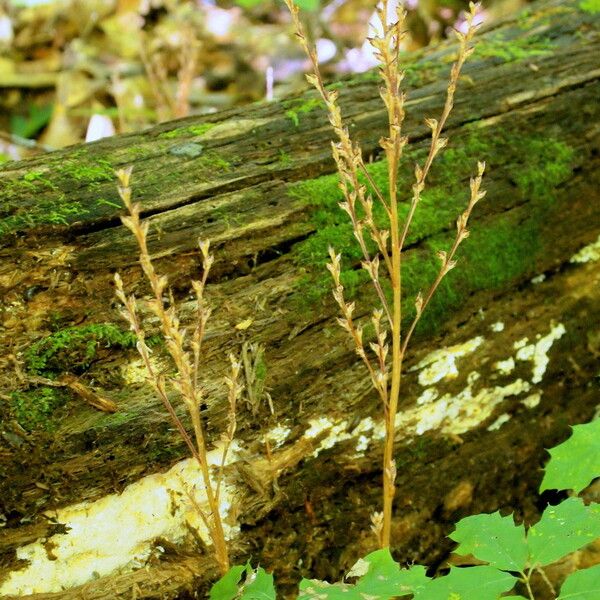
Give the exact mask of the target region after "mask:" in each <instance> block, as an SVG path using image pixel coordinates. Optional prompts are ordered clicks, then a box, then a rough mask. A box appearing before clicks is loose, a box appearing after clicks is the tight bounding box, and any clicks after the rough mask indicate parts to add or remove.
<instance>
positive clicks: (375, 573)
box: [298, 548, 429, 600]
mask: <svg viewBox="0 0 600 600" xmlns="http://www.w3.org/2000/svg"><path fill="white" fill-rule="evenodd" d="M348 576H349V577H353V576H360V579H359V580H358V581H357V582H356V584H355V585H351V584H348V583H335V584H330V583H327V582H325V581H316V580H308V579H303V580H302V582H301V583H300V596H299V597H298V600H317V599H318V600H341V599H345V600H364V599H365V598H367V597H368V598H369V599H370V600H389V599H390V598H397V597H399V596H407V595H409V594H411V593H416V592H417V591H418V590H421V589H424V587H425V585H426V584H427V582H428V581H429V580H428V578H427V576H426V575H425V567H422V566H420V565H415V566H413V567H411V568H410V569H401V568H400V566H399V565H398V563H396V562H395V561H394V559H393V558H392V556H391V554H390V552H389V550H388V549H387V548H384V549H383V550H377V551H375V552H372V553H371V554H369V555H367V556H366V557H365V558H361V559H360V560H359V561H358V562H357V563H356V564H355V565H354V567H353V568H352V569H351V571H350V572H349V573H348Z"/></svg>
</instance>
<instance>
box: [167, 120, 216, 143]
mask: <svg viewBox="0 0 600 600" xmlns="http://www.w3.org/2000/svg"><path fill="white" fill-rule="evenodd" d="M213 127H215V124H214V123H202V124H200V125H190V126H188V127H177V128H176V129H171V131H163V132H162V133H160V134H159V135H158V137H159V138H163V139H173V138H179V137H192V136H196V137H199V136H202V135H204V134H205V133H207V132H208V131H210V130H211V129H212V128H213Z"/></svg>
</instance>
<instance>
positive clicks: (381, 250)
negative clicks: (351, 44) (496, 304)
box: [285, 0, 485, 548]
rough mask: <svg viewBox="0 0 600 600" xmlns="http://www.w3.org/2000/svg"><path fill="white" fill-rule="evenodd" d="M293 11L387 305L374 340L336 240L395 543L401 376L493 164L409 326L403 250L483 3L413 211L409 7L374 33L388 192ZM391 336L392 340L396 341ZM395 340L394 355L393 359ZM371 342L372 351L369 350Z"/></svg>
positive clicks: (346, 320) (346, 206)
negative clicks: (370, 398) (381, 427)
mask: <svg viewBox="0 0 600 600" xmlns="http://www.w3.org/2000/svg"><path fill="white" fill-rule="evenodd" d="M285 2H286V4H287V6H288V8H289V10H290V12H291V14H292V19H293V23H294V27H295V30H296V35H297V37H298V39H299V40H300V43H301V44H302V47H303V48H304V51H305V52H306V54H307V56H308V58H309V60H310V62H311V65H312V71H313V72H312V74H310V75H307V76H306V77H307V80H308V81H309V83H311V84H312V85H313V86H314V87H315V88H316V89H317V91H318V92H319V94H320V96H321V98H322V100H323V102H324V103H325V106H326V108H327V112H328V115H329V122H330V124H331V126H332V128H333V130H334V132H335V135H336V137H337V141H335V142H332V151H333V158H334V160H335V163H336V165H337V169H338V172H339V176H340V184H339V185H340V189H341V190H342V192H343V194H344V201H343V202H341V203H340V207H341V208H342V210H344V211H345V212H346V213H347V214H348V217H349V218H350V220H351V222H352V225H353V228H354V236H355V238H356V240H357V242H358V244H359V246H360V248H361V250H362V254H363V261H362V267H363V269H365V270H366V271H367V273H368V274H369V276H370V280H371V282H372V284H373V286H374V288H375V291H376V293H377V297H378V299H379V306H378V307H376V308H374V310H373V312H372V317H371V320H372V323H373V327H374V329H375V341H374V342H370V343H369V344H368V346H369V348H366V347H365V346H366V344H365V342H364V341H363V329H362V327H361V326H360V325H359V324H357V323H356V322H355V321H354V320H353V313H354V310H355V303H354V302H347V301H346V299H345V296H344V288H343V286H342V284H341V282H340V271H341V269H340V261H341V256H340V255H339V254H336V252H335V250H334V249H333V248H330V256H331V263H330V264H329V265H328V269H329V271H330V272H331V275H332V277H333V282H334V290H333V296H334V298H335V300H336V302H337V303H338V304H339V306H340V309H341V312H342V317H341V318H340V319H339V323H340V325H341V326H342V327H343V328H344V329H345V330H346V331H348V333H349V335H350V336H351V338H352V340H353V342H354V347H355V349H356V352H357V353H358V355H359V356H360V357H361V359H362V360H363V362H364V364H365V365H366V367H367V369H368V371H369V375H370V377H371V381H372V383H373V387H374V388H375V390H377V393H378V394H379V396H380V397H381V401H382V404H383V411H384V416H385V430H386V431H385V442H384V453H383V512H382V513H376V514H375V515H374V516H373V529H374V531H375V532H376V534H377V536H378V539H379V544H380V546H381V547H382V548H383V547H387V546H389V544H390V531H391V520H392V503H393V499H394V493H395V484H394V482H395V478H396V466H395V462H394V458H393V449H394V437H395V433H396V432H395V417H396V412H397V408H398V400H399V397H400V383H401V374H402V363H403V361H404V357H405V355H406V349H407V346H408V343H409V341H410V338H411V336H412V334H413V332H414V330H415V327H416V325H417V323H418V322H419V319H420V318H421V315H422V313H423V311H424V310H425V309H426V307H427V305H428V304H429V302H430V300H431V298H432V296H433V295H434V293H435V291H436V289H437V287H438V286H439V284H440V282H441V281H442V279H443V278H444V277H445V276H446V274H447V273H448V272H449V271H450V270H451V269H453V268H454V267H455V265H456V259H455V255H456V251H457V250H458V247H459V245H460V244H461V242H462V241H463V240H464V239H465V238H466V237H467V236H468V235H469V232H468V229H467V222H468V220H469V217H470V215H471V211H472V210H473V208H474V206H475V204H476V203H477V202H478V201H479V200H481V198H483V196H484V195H485V192H483V191H481V179H482V176H483V172H484V168H485V165H484V163H479V165H478V172H477V175H476V177H475V178H473V179H472V180H471V198H470V200H469V203H468V205H467V208H466V210H465V211H464V212H463V213H462V214H461V215H460V216H459V217H458V219H457V222H456V238H455V240H454V243H453V244H452V246H451V247H450V248H449V249H448V250H447V251H440V252H439V253H438V257H439V259H440V269H439V272H438V274H437V277H436V278H435V280H434V281H433V282H432V283H431V286H430V288H429V289H428V290H426V291H425V292H424V293H419V294H418V295H417V297H416V298H415V307H416V314H415V317H414V319H413V321H412V323H411V324H410V325H409V327H408V329H407V330H406V331H402V310H401V305H402V250H403V248H404V244H405V241H406V237H407V234H408V231H409V229H410V225H411V222H412V219H413V216H414V214H415V211H416V209H417V207H418V205H419V202H420V200H421V195H422V192H423V190H424V188H425V185H426V182H427V176H428V174H429V171H430V169H431V165H432V163H433V161H434V159H435V157H436V156H437V155H438V153H439V152H440V151H441V150H442V148H444V146H446V144H447V142H448V140H447V139H446V138H443V137H442V136H441V134H442V130H443V128H444V125H445V124H446V121H447V119H448V116H449V114H450V111H451V110H452V107H453V103H454V94H455V91H456V86H457V83H458V79H459V76H460V72H461V69H462V67H463V64H464V62H465V60H466V59H467V58H468V56H469V55H470V54H471V53H472V52H473V48H472V47H470V43H471V40H472V38H473V35H474V33H475V26H474V17H475V13H476V9H477V7H476V5H475V4H473V3H471V5H470V12H469V14H468V16H467V31H466V33H461V32H459V31H457V32H456V36H457V38H458V42H459V47H458V56H457V58H456V62H455V63H454V64H453V65H452V69H451V73H450V81H449V84H448V89H447V94H446V101H445V104H444V108H443V110H442V114H441V116H440V118H439V119H426V123H427V126H428V127H429V128H430V129H431V145H430V149H429V153H428V155H427V157H426V159H425V161H424V163H423V164H420V165H419V164H417V165H416V166H415V182H414V184H413V186H412V199H411V201H410V208H409V212H408V215H407V217H406V218H405V219H401V218H400V215H399V212H400V211H399V209H398V202H399V201H400V200H401V199H400V198H398V181H397V174H398V166H399V163H400V160H401V158H402V153H403V149H404V147H405V146H406V144H407V143H408V138H407V137H406V136H405V135H403V133H402V124H403V121H404V116H405V113H404V103H405V94H404V92H403V91H402V90H401V83H402V78H403V75H404V74H403V72H402V70H401V68H400V61H399V55H400V48H401V40H402V38H403V36H404V32H403V23H404V18H405V14H404V12H403V11H402V10H400V9H399V10H398V12H397V21H395V22H392V23H390V22H389V21H388V18H387V15H388V1H387V0H382V1H381V3H380V4H379V7H378V17H379V19H380V21H381V31H382V34H381V36H379V37H375V38H373V39H371V40H370V41H371V44H372V46H373V48H374V50H375V55H376V57H377V58H378V59H379V61H380V62H381V67H380V69H379V72H380V74H381V79H382V82H383V85H382V87H381V90H380V93H381V97H382V99H383V102H384V104H385V107H386V109H387V116H388V123H389V129H388V132H387V135H386V136H384V137H382V138H381V140H380V146H381V148H382V149H383V151H384V153H385V156H386V158H387V165H388V181H389V195H387V197H384V194H383V193H382V192H381V190H379V189H378V187H377V185H376V184H375V182H374V181H373V180H372V178H371V177H370V176H369V172H368V171H367V169H366V167H365V163H364V161H363V157H362V153H361V148H360V145H359V144H358V143H357V142H355V141H353V140H352V139H351V137H350V135H349V132H348V128H347V127H346V126H345V125H344V121H343V119H342V115H341V110H340V107H339V105H338V93H337V91H334V90H329V89H327V87H326V86H325V85H324V82H323V78H322V76H321V73H320V71H319V64H318V59H317V53H316V50H315V48H314V46H312V45H311V44H310V43H309V41H308V40H307V37H306V35H305V33H304V28H303V26H302V23H301V21H300V18H299V15H298V7H297V6H296V5H295V4H294V0H285ZM361 174H362V175H364V177H366V180H367V182H368V184H369V188H367V186H365V185H363V184H362V183H361V179H360V177H361ZM375 201H376V202H380V203H381V204H382V206H383V207H384V209H385V213H386V214H387V217H388V223H389V227H388V228H379V226H378V225H377V224H376V223H375V220H374V217H373V203H374V202H375ZM369 239H370V240H372V242H374V244H375V247H376V252H375V253H374V254H373V253H371V252H370V251H369V245H370V242H369V241H368V240H369ZM384 278H386V279H387V280H388V282H389V283H390V284H391V290H392V297H391V299H389V298H388V297H386V294H385V293H384V285H383V279H384ZM388 340H389V341H388ZM390 346H391V360H389V356H388V355H389V353H390ZM369 349H370V351H371V352H368V350H369Z"/></svg>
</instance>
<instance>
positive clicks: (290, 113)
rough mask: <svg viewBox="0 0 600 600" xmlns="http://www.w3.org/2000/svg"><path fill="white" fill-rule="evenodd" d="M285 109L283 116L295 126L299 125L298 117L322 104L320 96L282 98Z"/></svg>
mask: <svg viewBox="0 0 600 600" xmlns="http://www.w3.org/2000/svg"><path fill="white" fill-rule="evenodd" d="M281 104H282V106H283V108H284V109H285V116H286V117H287V118H288V119H290V121H291V122H292V123H293V124H294V126H295V127H299V126H300V117H301V116H302V115H307V114H308V113H311V112H312V111H313V110H315V108H318V107H319V106H322V105H323V102H322V100H321V99H320V98H310V99H308V100H304V99H302V98H298V99H294V100H284V101H283V102H282V103H281Z"/></svg>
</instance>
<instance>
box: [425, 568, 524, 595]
mask: <svg viewBox="0 0 600 600" xmlns="http://www.w3.org/2000/svg"><path fill="white" fill-rule="evenodd" d="M516 583H517V579H515V578H514V577H513V576H512V575H510V574H509V573H504V572H503V571H498V569H495V568H494V567H487V566H485V567H468V568H452V569H450V573H448V575H446V576H445V577H438V578H437V579H432V580H430V581H429V583H428V584H427V585H426V586H424V589H423V590H422V591H418V592H416V593H415V598H414V600H421V599H422V600H473V598H477V600H497V599H498V598H500V594H502V593H503V592H507V591H509V590H510V589H511V588H512V587H513V586H514V585H515V584H516Z"/></svg>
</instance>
